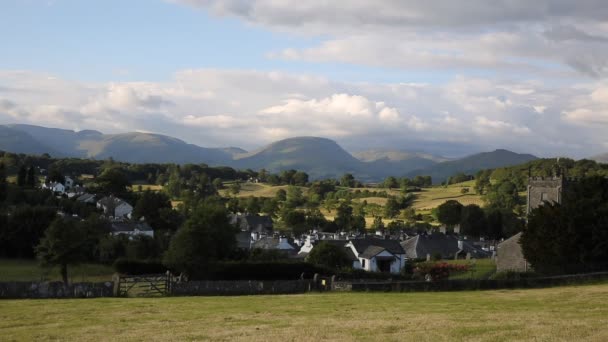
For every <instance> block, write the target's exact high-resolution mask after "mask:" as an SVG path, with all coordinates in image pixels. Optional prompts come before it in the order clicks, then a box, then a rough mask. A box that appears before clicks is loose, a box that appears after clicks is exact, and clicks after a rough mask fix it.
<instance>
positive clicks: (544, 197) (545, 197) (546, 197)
mask: <svg viewBox="0 0 608 342" xmlns="http://www.w3.org/2000/svg"><path fill="white" fill-rule="evenodd" d="M540 200H541V201H542V202H547V201H549V195H548V194H547V193H546V192H541V193H540Z"/></svg>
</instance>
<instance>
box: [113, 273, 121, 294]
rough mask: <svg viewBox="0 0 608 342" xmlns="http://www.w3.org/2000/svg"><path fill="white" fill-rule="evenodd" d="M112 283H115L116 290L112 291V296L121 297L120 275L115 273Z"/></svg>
mask: <svg viewBox="0 0 608 342" xmlns="http://www.w3.org/2000/svg"><path fill="white" fill-rule="evenodd" d="M112 281H113V282H114V288H113V289H112V294H113V295H114V297H119V296H120V274H118V273H114V274H113V275H112Z"/></svg>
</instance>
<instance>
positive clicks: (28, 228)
mask: <svg viewBox="0 0 608 342" xmlns="http://www.w3.org/2000/svg"><path fill="white" fill-rule="evenodd" d="M55 218H56V209H53V208H48V207H41V206H29V205H20V206H18V207H17V208H16V209H15V210H12V211H11V212H10V214H9V215H8V217H7V219H6V224H3V225H1V226H0V255H2V256H5V257H13V258H31V257H33V256H34V255H35V247H36V245H38V243H39V242H40V239H41V237H42V236H43V235H44V232H45V230H47V228H48V227H49V225H50V224H51V222H53V220H54V219H55Z"/></svg>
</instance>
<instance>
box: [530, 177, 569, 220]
mask: <svg viewBox="0 0 608 342" xmlns="http://www.w3.org/2000/svg"><path fill="white" fill-rule="evenodd" d="M564 186H565V181H564V178H563V177H562V176H554V177H530V178H528V205H527V207H526V213H527V214H530V211H532V209H535V208H538V207H539V206H541V205H542V204H543V203H545V202H553V203H560V204H561V203H562V193H563V191H564Z"/></svg>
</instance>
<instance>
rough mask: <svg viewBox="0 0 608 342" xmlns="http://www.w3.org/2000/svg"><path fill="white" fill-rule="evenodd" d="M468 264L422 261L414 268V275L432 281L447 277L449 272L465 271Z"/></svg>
mask: <svg viewBox="0 0 608 342" xmlns="http://www.w3.org/2000/svg"><path fill="white" fill-rule="evenodd" d="M469 269H470V267H469V265H464V264H448V263H447V262H422V263H419V264H417V265H416V267H415V268H414V276H415V277H416V278H419V279H429V277H430V280H433V281H437V280H443V279H447V278H448V277H449V276H450V274H455V273H460V272H467V271H469Z"/></svg>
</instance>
